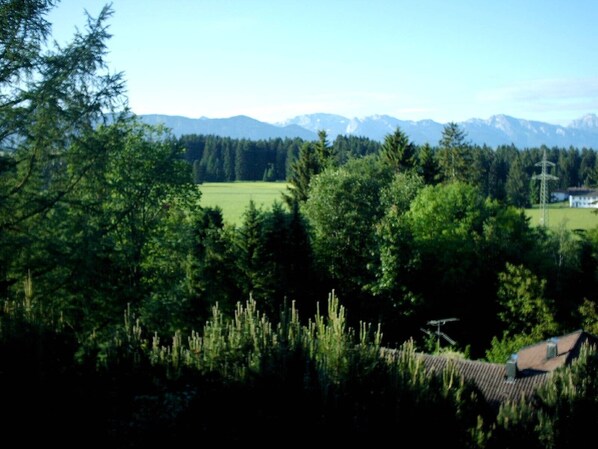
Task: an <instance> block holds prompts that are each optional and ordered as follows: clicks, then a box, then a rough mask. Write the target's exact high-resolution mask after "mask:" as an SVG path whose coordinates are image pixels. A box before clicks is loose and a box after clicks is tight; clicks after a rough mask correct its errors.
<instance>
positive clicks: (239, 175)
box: [179, 135, 380, 183]
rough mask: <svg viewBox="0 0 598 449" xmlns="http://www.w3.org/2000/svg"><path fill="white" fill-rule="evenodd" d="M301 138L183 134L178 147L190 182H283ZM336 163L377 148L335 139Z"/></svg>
mask: <svg viewBox="0 0 598 449" xmlns="http://www.w3.org/2000/svg"><path fill="white" fill-rule="evenodd" d="M305 143H306V142H304V141H303V140H302V139H299V138H295V139H289V138H285V139H281V138H276V139H269V140H257V141H254V140H248V139H231V138H229V137H219V136H211V135H210V136H204V135H185V136H181V137H180V139H179V144H180V145H181V146H182V147H184V148H185V150H186V151H185V159H186V160H187V161H188V162H189V163H190V164H191V165H192V166H193V179H194V181H195V182H196V183H202V182H231V181H284V180H286V179H288V178H289V177H290V176H291V165H292V163H293V161H295V160H296V159H297V157H298V155H299V152H300V150H301V147H302V146H303V145H304V144H305ZM332 146H333V148H334V153H335V154H336V155H337V158H338V161H339V162H341V163H342V162H346V161H347V160H348V159H349V158H351V157H359V156H363V155H365V154H370V153H375V152H376V151H378V149H379V147H380V145H379V144H378V143H377V142H375V141H373V140H370V139H366V138H364V137H353V136H349V137H347V136H338V137H337V138H336V139H335V140H334V142H333V144H332Z"/></svg>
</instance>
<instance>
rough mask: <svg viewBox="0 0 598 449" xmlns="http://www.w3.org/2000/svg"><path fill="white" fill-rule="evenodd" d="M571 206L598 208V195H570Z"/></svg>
mask: <svg viewBox="0 0 598 449" xmlns="http://www.w3.org/2000/svg"><path fill="white" fill-rule="evenodd" d="M569 207H583V208H588V207H593V208H597V209H598V195H587V196H586V195H575V196H574V195H569Z"/></svg>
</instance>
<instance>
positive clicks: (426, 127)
mask: <svg viewBox="0 0 598 449" xmlns="http://www.w3.org/2000/svg"><path fill="white" fill-rule="evenodd" d="M140 117H141V119H142V120H143V121H144V122H146V123H149V124H157V123H163V124H164V125H165V126H167V127H168V128H170V129H172V131H173V133H174V134H175V135H176V136H181V135H183V134H213V135H218V136H223V137H231V138H237V139H241V138H246V139H252V140H259V139H271V138H277V137H280V138H285V137H288V138H294V137H300V138H302V139H304V140H315V139H317V132H318V131H319V130H322V129H323V130H325V131H326V132H327V134H328V138H329V140H331V141H332V140H334V139H335V138H336V136H338V135H355V136H361V137H368V138H370V139H373V140H377V141H382V140H384V137H385V136H386V135H387V134H390V133H392V132H394V130H395V129H396V128H397V127H400V128H401V129H402V130H403V131H404V132H405V133H406V134H407V135H408V136H409V138H410V139H411V140H412V141H413V142H415V143H416V144H423V143H426V142H427V143H429V144H430V145H437V144H438V141H439V140H440V137H441V135H442V130H443V128H444V126H445V125H444V124H442V123H438V122H435V121H433V120H419V121H412V120H399V119H397V118H395V117H391V116H389V115H372V116H369V117H365V118H352V119H350V118H347V117H343V116H341V115H335V114H324V113H318V114H307V115H300V116H297V117H294V118H291V119H288V120H285V121H283V122H280V123H276V124H271V123H265V122H261V121H259V120H256V119H253V118H251V117H247V116H243V115H240V116H235V117H230V118H218V119H210V118H206V117H201V118H198V119H191V118H187V117H181V116H169V115H157V114H153V115H142V116H140ZM458 125H459V126H460V127H461V129H463V131H465V132H466V134H467V137H466V139H467V140H468V141H469V142H471V143H474V144H478V145H484V144H485V145H488V146H490V147H496V146H498V145H510V144H514V145H515V146H516V147H518V148H529V147H539V146H540V145H546V146H548V147H552V146H558V147H569V146H574V147H577V148H583V147H588V148H594V149H598V116H596V115H595V114H587V115H585V116H583V117H581V118H579V119H577V120H573V121H572V122H571V123H570V124H569V125H568V126H560V125H552V124H550V123H544V122H538V121H531V120H525V119H519V118H514V117H510V116H508V115H503V114H499V115H493V116H492V117H490V118H488V119H486V120H484V119H477V118H472V119H469V120H466V121H463V122H458Z"/></svg>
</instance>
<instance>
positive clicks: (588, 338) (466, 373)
mask: <svg viewBox="0 0 598 449" xmlns="http://www.w3.org/2000/svg"><path fill="white" fill-rule="evenodd" d="M549 342H552V343H556V356H554V357H552V358H547V346H548V344H549ZM585 342H589V343H590V344H593V345H598V337H595V336H594V335H591V334H588V333H587V332H584V331H581V330H578V331H576V332H572V333H570V334H567V335H563V336H560V337H555V338H552V339H550V340H548V341H543V342H540V343H536V344H533V345H530V346H526V347H524V348H522V349H521V350H520V351H519V352H518V353H517V368H518V371H517V376H516V377H515V378H514V379H509V378H508V377H507V373H506V364H499V363H488V362H481V361H477V360H465V359H456V358H449V357H446V356H442V355H429V354H416V357H420V358H421V360H422V361H423V364H424V367H425V368H426V370H428V371H429V372H435V373H441V372H442V370H444V369H445V368H446V367H447V365H448V364H449V363H452V365H453V366H454V367H455V369H456V371H457V372H458V373H460V374H461V376H463V378H464V379H465V380H466V381H471V382H473V383H474V384H475V385H476V386H477V387H478V389H479V390H480V392H481V393H482V395H483V396H484V398H485V399H486V401H487V402H488V403H489V404H490V405H493V406H498V405H499V404H500V403H502V402H504V401H506V400H517V399H519V398H521V397H529V396H531V395H532V394H533V393H534V391H535V390H536V388H538V387H539V386H540V385H542V384H543V383H544V382H545V381H546V380H547V379H548V377H549V375H550V373H551V372H552V371H553V370H555V369H556V368H559V367H561V366H563V365H568V364H570V363H571V362H572V361H573V360H575V359H576V358H577V356H578V355H579V351H580V349H581V347H582V345H583V344H584V343H585Z"/></svg>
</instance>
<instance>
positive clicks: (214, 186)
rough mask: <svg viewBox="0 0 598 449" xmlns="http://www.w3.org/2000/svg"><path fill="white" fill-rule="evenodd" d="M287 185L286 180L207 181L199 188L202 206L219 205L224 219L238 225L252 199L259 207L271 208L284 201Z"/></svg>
mask: <svg viewBox="0 0 598 449" xmlns="http://www.w3.org/2000/svg"><path fill="white" fill-rule="evenodd" d="M286 187H287V184H286V183H284V182H206V183H204V184H201V185H200V186H199V189H200V191H201V204H202V206H206V207H207V206H212V207H213V206H219V207H220V208H221V209H222V215H223V216H224V221H226V222H227V223H230V224H234V225H237V226H238V225H240V224H241V222H242V219H243V213H244V212H245V210H246V209H247V206H248V205H249V201H250V200H253V202H254V203H255V205H256V206H257V207H262V208H263V209H270V207H271V206H272V204H273V203H274V202H275V201H279V202H281V203H282V202H283V200H282V192H284V191H285V190H286Z"/></svg>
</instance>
